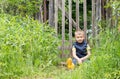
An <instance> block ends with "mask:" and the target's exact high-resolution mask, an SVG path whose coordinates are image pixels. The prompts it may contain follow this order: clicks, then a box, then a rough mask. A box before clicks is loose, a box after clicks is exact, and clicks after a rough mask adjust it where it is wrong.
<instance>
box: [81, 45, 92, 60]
mask: <svg viewBox="0 0 120 79" xmlns="http://www.w3.org/2000/svg"><path fill="white" fill-rule="evenodd" d="M90 55H91V52H90V47H89V45H87V55H86V56H84V57H82V58H81V60H82V61H84V60H86V59H88V58H89V57H90Z"/></svg>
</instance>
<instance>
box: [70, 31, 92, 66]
mask: <svg viewBox="0 0 120 79" xmlns="http://www.w3.org/2000/svg"><path fill="white" fill-rule="evenodd" d="M75 40H76V42H74V43H73V47H72V55H73V60H72V61H73V63H74V64H81V63H82V62H84V61H85V60H86V59H88V58H89V56H90V47H89V45H88V44H87V42H86V41H85V35H84V31H82V30H80V31H76V32H75Z"/></svg>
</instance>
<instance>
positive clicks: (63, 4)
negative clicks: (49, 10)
mask: <svg viewBox="0 0 120 79" xmlns="http://www.w3.org/2000/svg"><path fill="white" fill-rule="evenodd" d="M64 43H65V0H62V55H63V53H64Z"/></svg>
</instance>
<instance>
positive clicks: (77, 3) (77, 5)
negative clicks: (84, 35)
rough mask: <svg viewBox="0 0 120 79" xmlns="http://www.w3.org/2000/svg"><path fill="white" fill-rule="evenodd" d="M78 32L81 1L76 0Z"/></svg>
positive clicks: (77, 28)
mask: <svg viewBox="0 0 120 79" xmlns="http://www.w3.org/2000/svg"><path fill="white" fill-rule="evenodd" d="M76 23H77V26H76V30H79V0H76Z"/></svg>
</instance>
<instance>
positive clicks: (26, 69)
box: [0, 14, 58, 79]
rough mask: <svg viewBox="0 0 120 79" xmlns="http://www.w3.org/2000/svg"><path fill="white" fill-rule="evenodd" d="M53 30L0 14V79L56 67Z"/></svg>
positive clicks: (28, 20)
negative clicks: (51, 66)
mask: <svg viewBox="0 0 120 79" xmlns="http://www.w3.org/2000/svg"><path fill="white" fill-rule="evenodd" d="M57 47H58V39H57V38H56V37H55V31H54V29H52V28H50V27H49V26H47V25H45V24H40V23H39V22H37V21H35V20H33V19H31V18H29V17H27V16H26V17H25V18H22V17H20V16H10V15H6V14H0V78H2V79H4V78H5V79H7V78H8V79H13V78H15V79H16V78H19V76H24V75H30V74H32V73H34V72H37V71H40V70H42V69H44V68H46V67H49V66H50V65H53V64H56V63H57V60H56V59H57V55H58V49H57Z"/></svg>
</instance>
